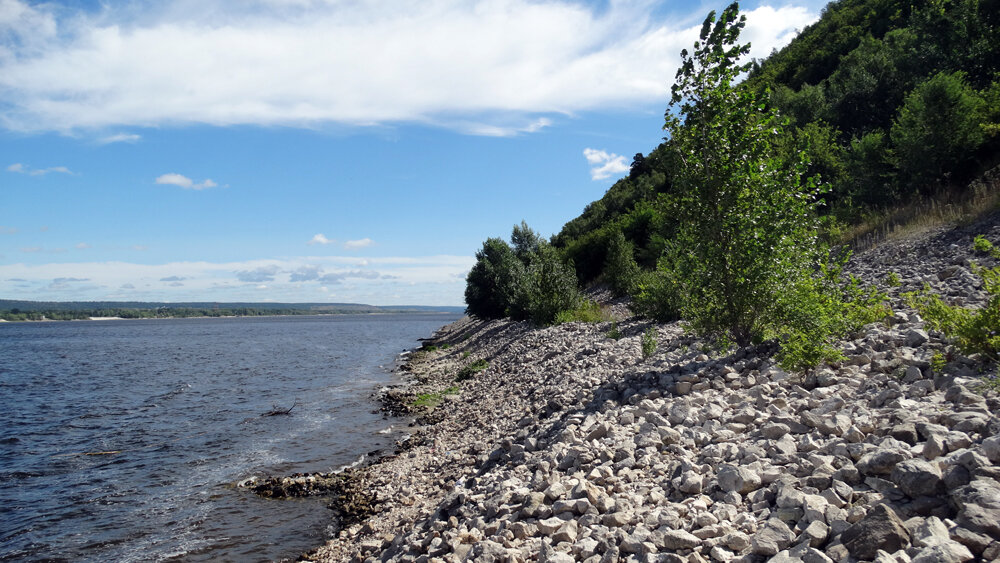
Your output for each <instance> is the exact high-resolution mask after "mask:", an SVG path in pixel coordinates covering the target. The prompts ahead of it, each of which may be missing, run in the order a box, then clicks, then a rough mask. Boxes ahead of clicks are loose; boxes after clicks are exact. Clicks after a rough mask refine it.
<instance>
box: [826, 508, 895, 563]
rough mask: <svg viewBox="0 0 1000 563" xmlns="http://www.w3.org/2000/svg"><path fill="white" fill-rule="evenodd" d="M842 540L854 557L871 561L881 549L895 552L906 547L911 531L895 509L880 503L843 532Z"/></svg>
mask: <svg viewBox="0 0 1000 563" xmlns="http://www.w3.org/2000/svg"><path fill="white" fill-rule="evenodd" d="M840 540H841V542H843V544H844V546H845V547H846V548H847V550H848V551H849V552H850V554H851V556H852V557H855V558H857V559H865V560H868V561H871V560H872V559H875V557H876V556H877V555H878V552H879V550H883V551H886V552H888V553H895V552H897V551H899V550H901V549H905V548H906V547H907V546H908V545H909V544H910V533H909V532H908V531H907V529H906V526H905V525H904V524H903V521H902V520H900V519H899V516H897V515H896V512H895V511H894V510H893V509H891V508H889V507H888V506H886V505H884V504H879V505H876V506H875V507H874V508H872V509H871V510H869V511H868V514H866V515H865V517H864V518H862V519H861V521H859V522H858V523H856V524H854V525H853V526H851V527H850V528H848V529H847V530H846V531H845V532H844V533H843V534H841V536H840Z"/></svg>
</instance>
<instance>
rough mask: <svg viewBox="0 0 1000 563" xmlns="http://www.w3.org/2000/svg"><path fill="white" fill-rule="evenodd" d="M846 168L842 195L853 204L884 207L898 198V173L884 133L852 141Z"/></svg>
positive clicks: (866, 135)
mask: <svg viewBox="0 0 1000 563" xmlns="http://www.w3.org/2000/svg"><path fill="white" fill-rule="evenodd" d="M845 166H846V169H847V174H846V176H845V179H844V181H843V184H842V186H841V190H840V191H841V192H842V193H843V194H845V195H846V196H847V197H849V198H850V200H851V202H852V203H853V204H855V205H863V206H867V207H884V206H886V205H889V204H891V203H894V202H895V201H896V199H897V198H898V196H899V191H898V189H897V185H896V169H895V167H894V166H893V164H892V161H891V159H890V155H889V139H888V136H887V135H886V134H885V132H884V131H882V130H881V129H876V130H875V131H872V132H870V133H867V134H865V135H864V136H862V137H861V138H856V139H852V140H851V144H850V149H849V150H848V151H847V154H846V157H845Z"/></svg>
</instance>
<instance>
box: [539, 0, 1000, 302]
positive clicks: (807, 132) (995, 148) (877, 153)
mask: <svg viewBox="0 0 1000 563" xmlns="http://www.w3.org/2000/svg"><path fill="white" fill-rule="evenodd" d="M998 70H1000V0H978V1H977V0H951V1H948V0H934V1H927V2H918V3H911V2H909V1H908V0H840V1H835V2H831V3H830V4H829V5H827V7H826V8H825V9H824V10H823V13H822V17H821V18H820V19H819V20H818V21H817V22H816V23H814V24H813V25H811V26H809V27H807V28H806V29H804V30H802V32H801V33H800V34H799V36H798V37H796V39H794V40H793V41H792V42H791V43H789V44H788V45H787V46H786V47H785V48H784V49H782V50H781V51H778V52H775V53H772V54H771V56H770V57H768V58H767V59H766V60H764V61H761V62H759V64H756V65H755V66H754V68H753V69H752V70H751V71H750V75H749V78H748V79H747V80H746V81H745V83H744V85H743V86H744V87H746V88H751V89H754V90H756V91H757V92H758V93H759V94H761V98H762V99H765V100H767V101H768V102H769V103H770V105H771V107H773V108H774V109H776V110H777V112H778V113H779V114H780V115H781V116H782V117H784V118H786V119H788V120H789V122H790V123H789V125H790V126H789V127H787V128H786V131H787V134H788V139H787V140H786V143H788V144H796V143H802V144H804V145H805V146H806V148H807V152H808V156H809V160H810V162H811V164H810V167H809V170H808V172H809V173H818V174H820V177H821V180H822V182H824V183H825V184H826V185H827V187H828V189H829V191H828V192H827V193H826V194H825V195H824V196H823V197H824V201H825V202H826V206H825V207H824V208H822V209H821V210H820V212H821V213H822V214H824V215H826V216H827V217H828V219H827V221H832V220H833V219H834V218H835V219H836V220H837V221H839V222H840V223H848V224H849V223H850V222H852V221H855V220H857V219H858V218H860V217H861V216H863V215H865V214H866V213H867V212H869V211H871V210H878V209H882V208H885V207H887V206H892V205H896V204H899V203H903V202H906V201H908V200H910V199H912V198H914V197H915V196H917V195H928V194H932V193H935V192H937V191H940V190H945V189H951V190H956V189H959V190H960V189H962V188H963V187H964V186H967V185H968V184H969V183H970V181H972V180H974V179H975V178H977V177H978V176H979V175H981V174H982V173H983V172H984V171H985V170H988V169H990V168H992V167H994V166H996V164H997V163H998V158H997V155H998V152H1000V142H998V141H1000V136H998V135H997V133H998V129H1000V126H998V123H1000V86H998V82H997V80H998V75H997V72H998ZM665 151H666V145H665V144H661V145H660V146H659V147H655V148H652V150H651V151H650V152H649V153H648V154H647V155H645V156H643V155H642V154H637V155H636V156H635V159H634V161H633V164H632V169H631V171H630V173H629V175H628V176H627V177H625V178H622V179H621V180H619V181H618V182H617V183H616V184H615V185H614V186H612V187H611V188H610V189H609V190H608V192H607V193H606V194H605V195H604V197H602V198H601V199H600V200H597V201H595V202H593V203H591V204H590V205H588V206H587V207H586V208H585V209H584V211H583V213H582V214H581V215H580V216H579V217H577V218H575V219H573V220H571V221H569V222H568V223H567V224H566V225H565V226H564V227H563V229H562V231H561V232H560V233H559V234H558V235H557V236H556V237H554V239H553V243H554V245H555V246H556V247H558V248H560V249H561V250H562V251H563V252H564V255H565V257H566V258H567V259H571V260H572V261H573V263H574V265H575V267H576V272H577V275H578V277H579V279H580V281H581V282H584V283H586V282H589V281H591V280H594V279H596V278H597V277H598V276H600V275H601V273H602V271H603V268H604V265H605V262H606V249H607V248H608V242H609V240H610V237H611V236H612V235H613V234H614V233H615V232H616V231H623V232H624V235H625V238H626V239H627V240H628V241H629V242H631V243H632V244H633V245H634V248H635V258H636V260H637V261H638V262H639V264H640V265H641V266H643V267H645V268H653V267H654V266H655V265H656V261H657V259H658V258H659V256H660V255H661V253H662V251H663V247H664V239H665V237H666V238H668V237H669V231H670V225H669V219H668V218H667V217H664V215H663V213H662V205H660V204H659V203H658V202H662V199H663V197H664V196H663V195H662V194H665V193H667V192H669V191H670V170H669V163H668V162H667V159H666V158H665V154H666V153H665Z"/></svg>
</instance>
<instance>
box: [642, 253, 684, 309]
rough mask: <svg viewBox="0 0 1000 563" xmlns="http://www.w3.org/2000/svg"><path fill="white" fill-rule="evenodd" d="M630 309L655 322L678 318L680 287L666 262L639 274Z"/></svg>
mask: <svg viewBox="0 0 1000 563" xmlns="http://www.w3.org/2000/svg"><path fill="white" fill-rule="evenodd" d="M636 287H637V289H636V294H635V297H634V298H633V300H632V310H634V311H635V312H636V313H637V314H639V315H642V316H643V317H646V318H648V319H653V320H655V321H657V322H661V323H665V322H670V321H676V320H677V319H678V318H680V303H681V296H680V287H679V286H678V283H677V280H676V279H674V276H673V271H672V270H671V269H670V267H669V265H667V264H666V263H661V265H660V266H658V267H657V269H656V270H654V271H652V272H645V273H643V274H642V275H641V276H639V282H638V283H637V284H636Z"/></svg>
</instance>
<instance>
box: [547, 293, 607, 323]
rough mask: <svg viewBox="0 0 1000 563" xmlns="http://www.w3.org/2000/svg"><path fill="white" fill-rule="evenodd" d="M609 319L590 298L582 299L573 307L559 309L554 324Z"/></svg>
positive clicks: (594, 321)
mask: <svg viewBox="0 0 1000 563" xmlns="http://www.w3.org/2000/svg"><path fill="white" fill-rule="evenodd" d="M607 320H610V319H609V318H608V315H607V314H606V313H605V312H604V310H603V309H601V306H600V305H599V304H597V303H595V302H594V301H591V300H590V299H584V300H582V301H581V302H580V305H579V306H577V307H576V308H575V309H570V310H566V311H560V312H559V313H558V314H556V320H555V324H557V325H558V324H563V323H572V322H581V323H600V322H604V321H607Z"/></svg>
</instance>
